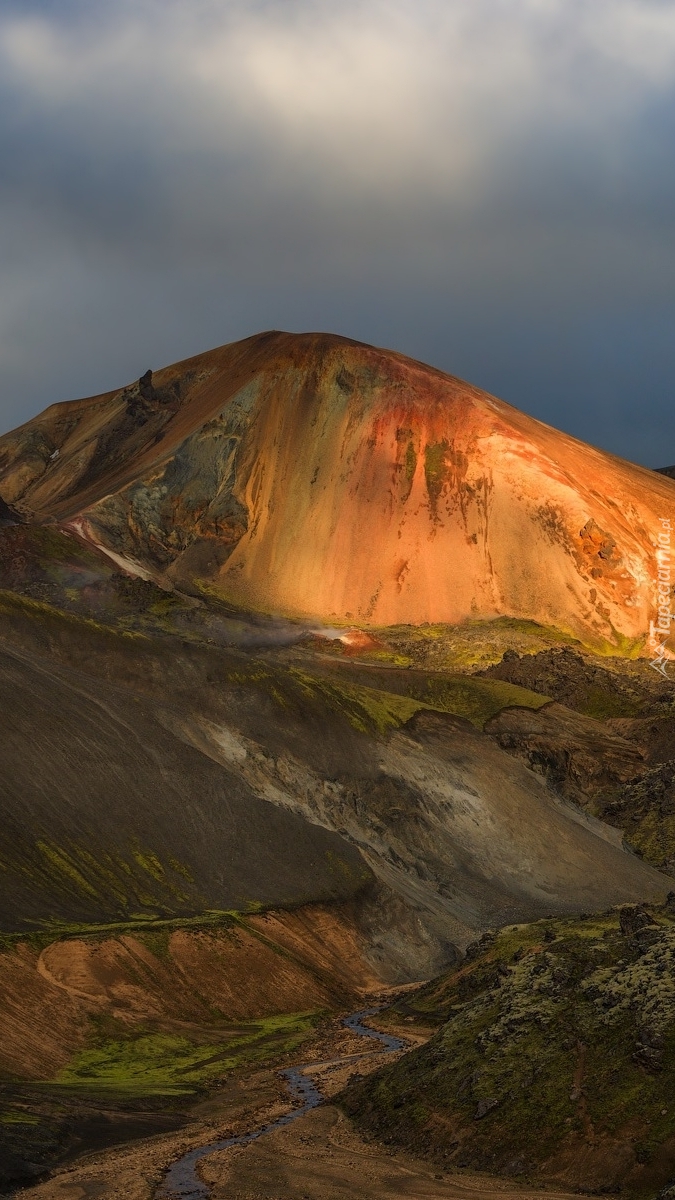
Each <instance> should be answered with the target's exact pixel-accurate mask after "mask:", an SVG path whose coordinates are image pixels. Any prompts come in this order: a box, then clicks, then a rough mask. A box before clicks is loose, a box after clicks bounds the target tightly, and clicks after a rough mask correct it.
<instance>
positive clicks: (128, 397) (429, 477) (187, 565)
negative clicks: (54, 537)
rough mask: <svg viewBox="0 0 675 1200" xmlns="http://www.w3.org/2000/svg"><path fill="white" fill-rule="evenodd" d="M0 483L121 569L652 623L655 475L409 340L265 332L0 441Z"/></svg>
mask: <svg viewBox="0 0 675 1200" xmlns="http://www.w3.org/2000/svg"><path fill="white" fill-rule="evenodd" d="M0 495H2V497H3V499H4V501H5V502H6V503H7V504H10V505H11V506H12V508H13V509H15V510H19V511H21V512H23V514H24V515H25V516H26V517H27V518H28V519H30V520H39V521H45V520H48V519H56V520H57V521H58V522H59V523H61V524H62V525H63V526H65V527H66V528H68V529H69V530H70V531H71V532H73V534H74V535H75V536H79V537H84V538H86V539H88V540H93V541H95V542H97V543H99V544H101V545H103V546H104V547H106V548H107V549H108V551H110V552H112V554H113V555H117V556H121V557H122V558H123V559H124V561H125V563H126V566H127V569H129V570H131V571H132V572H133V571H135V572H137V573H140V574H146V575H149V576H151V577H154V578H156V579H158V580H161V581H162V582H163V583H164V584H165V585H171V584H175V585H177V586H179V587H180V588H182V589H186V590H199V589H203V588H205V587H206V588H208V589H212V590H213V591H214V592H216V593H217V594H219V595H220V596H222V597H223V598H226V599H228V600H230V601H232V602H234V603H236V604H238V605H241V606H244V607H250V608H256V609H262V610H265V611H275V612H283V613H286V614H289V615H303V616H311V617H315V618H319V619H322V620H324V621H329V622H330V621H338V622H350V621H353V622H355V623H359V624H373V625H393V624H398V623H409V624H419V623H422V622H450V623H455V622H459V621H461V620H463V619H464V618H467V617H476V616H482V617H493V616H494V617H496V616H500V615H505V616H514V617H524V618H530V619H533V620H535V621H538V622H540V623H542V624H546V625H553V626H556V627H558V628H560V629H563V630H566V631H571V632H573V633H574V634H575V635H577V636H580V637H581V638H582V639H583V640H585V641H587V642H590V643H596V644H600V643H602V642H611V643H613V644H615V645H617V644H618V645H622V644H623V641H622V639H640V638H643V637H644V635H645V633H646V631H647V630H648V628H649V622H650V620H651V619H653V618H654V616H655V607H656V594H655V586H656V559H655V545H656V542H657V539H658V534H659V532H660V531H661V529H662V525H661V521H662V520H671V521H675V488H674V487H673V484H672V481H671V480H669V479H668V478H666V477H665V476H662V475H658V474H657V473H654V472H650V471H647V470H645V469H643V468H640V467H637V466H634V465H632V464H630V463H627V462H624V461H622V460H621V459H617V458H614V457H613V456H611V455H608V454H604V453H602V452H601V451H599V450H596V449H594V448H592V447H590V446H587V445H585V444H583V443H581V442H579V441H576V440H575V439H574V438H571V437H568V436H567V435H565V434H562V433H560V432H558V431H556V430H554V429H552V428H550V427H549V426H547V425H544V424H542V423H541V422H539V421H536V420H534V419H533V418H531V417H528V416H525V415H524V414H522V413H520V412H518V410H517V409H514V408H512V407H511V406H510V405H508V404H505V403H503V402H501V401H499V400H497V399H495V398H493V397H491V396H488V395H486V394H485V393H484V392H481V391H479V390H478V389H477V388H474V387H472V386H470V385H469V384H466V383H463V382H462V381H460V380H458V379H454V378H452V377H450V376H448V375H444V374H443V373H441V372H439V371H436V370H433V369H432V368H430V367H426V366H423V365H422V364H420V363H417V362H413V361H412V360H410V359H406V358H404V357H402V356H401V355H397V354H394V353H391V352H388V351H383V350H378V349H375V348H373V347H369V346H364V345H361V344H359V343H356V342H351V341H349V340H347V339H344V338H339V337H333V336H329V335H324V334H303V335H293V334H285V333H268V334H261V335H258V336H257V337H254V338H249V339H247V340H246V341H244V342H239V343H236V344H234V345H231V346H225V347H222V348H221V349H218V350H214V351H212V352H210V353H207V354H204V355H201V356H199V357H197V358H194V359H191V360H189V361H186V362H183V363H179V364H177V365H175V366H173V367H169V368H167V369H165V370H163V371H159V372H157V373H156V374H155V375H153V376H150V375H149V374H148V375H147V376H144V377H143V379H141V380H140V381H139V382H138V383H137V384H135V385H133V386H131V387H128V388H126V389H123V390H122V391H120V392H117V393H109V394H107V395H104V396H99V397H96V398H94V399H92V400H83V401H76V402H73V403H71V404H62V405H55V406H53V407H52V408H50V409H47V410H46V412H45V413H43V414H42V415H41V416H40V417H37V418H35V420H33V421H31V422H29V423H28V424H27V425H25V426H23V427H22V428H21V429H19V430H17V431H15V432H14V433H12V434H9V435H6V436H5V437H4V438H2V439H0Z"/></svg>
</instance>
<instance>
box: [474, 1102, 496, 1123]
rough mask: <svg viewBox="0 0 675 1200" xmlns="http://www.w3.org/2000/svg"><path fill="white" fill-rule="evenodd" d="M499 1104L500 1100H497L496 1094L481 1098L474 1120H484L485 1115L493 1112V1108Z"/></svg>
mask: <svg viewBox="0 0 675 1200" xmlns="http://www.w3.org/2000/svg"><path fill="white" fill-rule="evenodd" d="M498 1104H499V1100H496V1099H495V1097H494V1096H486V1097H485V1098H484V1099H482V1100H479V1101H478V1104H477V1105H476V1111H475V1113H474V1114H473V1119H474V1121H482V1119H483V1117H486V1116H487V1115H488V1113H489V1112H492V1110H493V1108H497V1106H498Z"/></svg>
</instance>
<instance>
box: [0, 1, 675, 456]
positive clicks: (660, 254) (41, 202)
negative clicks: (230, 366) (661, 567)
mask: <svg viewBox="0 0 675 1200" xmlns="http://www.w3.org/2000/svg"><path fill="white" fill-rule="evenodd" d="M674 318H675V0H339V2H337V0H240V2H239V0H128V2H127V0H81V2H80V0H41V2H38V0H20V3H11V2H8V0H0V431H2V430H5V429H8V428H10V427H11V426H13V425H15V424H17V423H19V422H20V421H22V420H26V419H27V418H28V417H30V416H32V415H33V414H34V413H36V412H38V411H39V410H40V409H42V408H44V407H45V406H46V405H47V404H49V403H51V402H53V401H54V400H62V399H72V398H75V397H76V396H81V395H89V394H92V393H96V392H99V391H103V390H106V389H108V388H112V387H116V386H121V385H122V384H124V383H126V382H128V381H129V380H131V379H133V378H135V377H137V376H138V375H139V374H141V373H142V372H143V371H145V370H146V368H147V367H152V368H154V369H156V368H158V367H160V366H163V365H165V364H167V363H169V362H172V361H175V360H176V359H179V358H183V357H185V356H187V355H189V354H195V353H198V352H199V351H201V350H206V349H209V348H211V347H212V346H216V345H219V344H221V343H223V342H228V341H233V340H234V339H236V338H240V337H246V336H248V335H249V334H251V333H255V332H257V331H259V330H261V329H267V328H277V329H290V330H310V329H313V330H315V329H325V330H331V331H333V332H336V333H343V334H347V335H349V336H351V337H355V338H358V339H360V340H362V341H368V342H375V343H377V344H379V345H384V346H389V347H391V348H394V349H397V350H401V351H403V352H404V353H406V354H411V355H413V356H415V357H417V358H421V359H423V360H425V361H427V362H430V363H433V364H434V365H435V366H439V367H442V368H443V369H445V370H448V371H450V372H452V373H453V374H457V375H460V376H463V377H464V378H466V379H469V380H471V381H472V382H474V383H476V384H478V385H479V386H481V387H484V388H486V389H488V390H489V391H492V392H494V393H496V394H497V395H499V396H501V397H503V398H504V399H506V400H509V401H510V402H511V403H513V404H516V405H518V406H519V407H521V408H524V409H526V410H527V411H528V412H531V413H533V414H535V415H536V416H538V417H541V418H542V419H543V420H546V421H549V422H551V423H552V424H554V425H557V426H559V427H560V428H562V429H565V430H568V431H569V432H571V433H574V434H576V435H577V436H578V437H582V438H584V439H586V440H587V441H590V442H593V443H594V444H596V445H599V446H602V447H604V448H606V449H608V450H611V451H613V452H615V453H618V454H623V455H624V456H625V457H628V458H632V459H634V460H635V461H637V462H642V463H644V464H646V465H661V464H670V463H673V462H675V403H674V401H675V382H674V381H675V369H674V368H675V329H674V324H675V322H674Z"/></svg>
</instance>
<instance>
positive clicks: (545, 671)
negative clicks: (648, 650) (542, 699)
mask: <svg viewBox="0 0 675 1200" xmlns="http://www.w3.org/2000/svg"><path fill="white" fill-rule="evenodd" d="M476 674H477V675H479V676H487V677H491V678H493V679H504V680H506V681H507V682H508V683H516V684H519V686H520V687H526V688H530V690H531V691H533V692H540V693H541V694H542V695H545V696H550V697H551V698H552V699H553V700H557V701H558V703H559V704H564V705H566V706H567V708H571V709H574V710H575V711H576V712H579V713H582V714H584V715H586V716H589V717H597V718H599V719H604V718H609V717H634V716H636V715H637V714H638V713H640V712H642V711H645V710H648V711H651V710H652V709H653V710H654V711H656V712H659V711H661V710H662V708H663V706H664V705H665V706H670V703H671V702H672V686H671V685H670V684H669V683H667V682H665V681H664V682H661V681H660V680H653V681H652V680H650V679H647V678H643V677H641V676H633V675H631V674H619V673H618V672H617V671H611V670H609V669H608V668H607V667H603V666H600V665H599V664H598V663H597V662H593V661H590V660H589V659H587V658H584V657H582V655H581V654H577V653H576V652H575V651H574V650H569V649H562V650H559V649H551V650H541V651H539V653H538V654H522V655H520V654H517V653H516V651H515V650H507V651H506V652H505V653H504V655H503V657H502V660H501V662H499V663H495V664H494V666H491V667H487V668H486V669H485V670H484V671H478V672H476Z"/></svg>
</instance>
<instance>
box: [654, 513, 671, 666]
mask: <svg viewBox="0 0 675 1200" xmlns="http://www.w3.org/2000/svg"><path fill="white" fill-rule="evenodd" d="M660 523H661V530H660V532H659V535H658V541H657V545H656V596H655V599H656V605H655V608H656V620H655V621H650V622H649V649H650V650H651V654H652V661H651V664H650V665H651V666H652V667H653V668H654V670H655V671H658V672H659V674H661V675H663V677H664V679H669V678H670V676H669V675H668V672H667V670H666V664H667V663H668V661H669V660H670V659H671V658H672V652H671V651H670V650H668V648H667V642H668V639H669V637H670V635H671V633H672V621H673V617H674V616H675V614H674V613H673V611H672V608H671V580H672V558H671V532H672V530H671V523H670V520H669V519H668V517H661V518H660Z"/></svg>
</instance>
